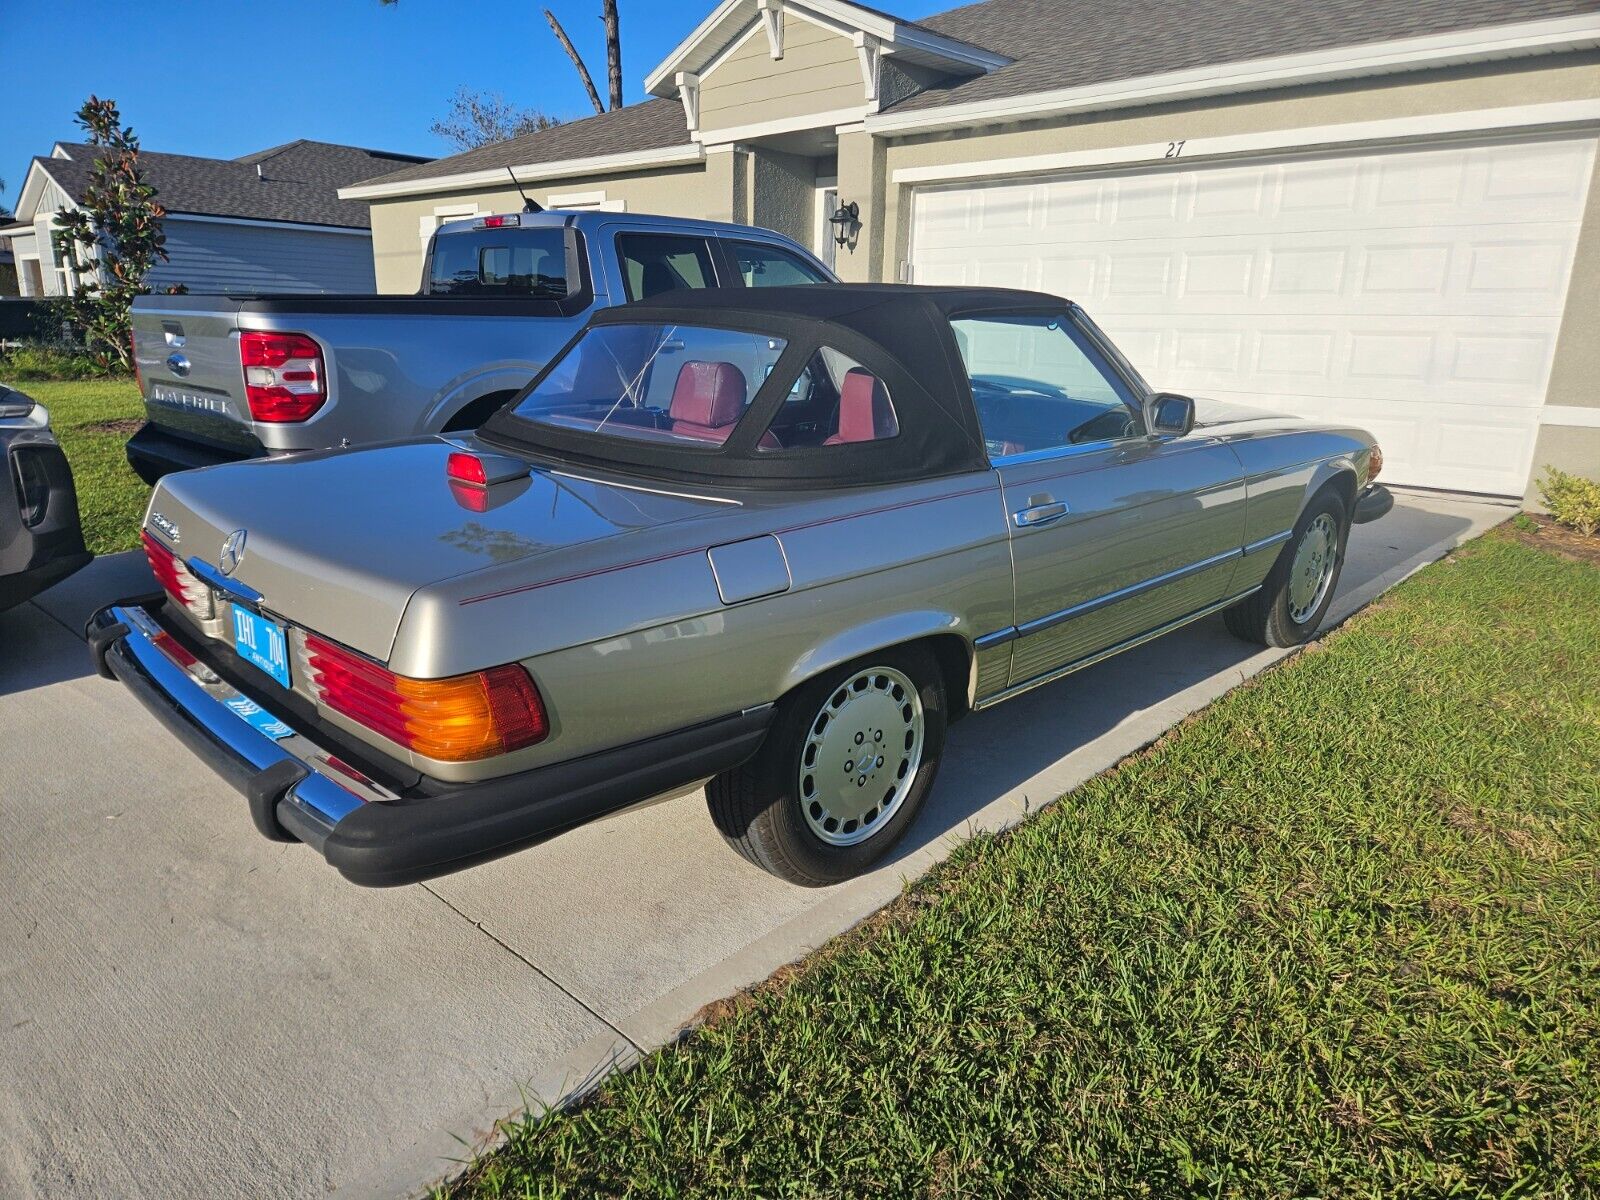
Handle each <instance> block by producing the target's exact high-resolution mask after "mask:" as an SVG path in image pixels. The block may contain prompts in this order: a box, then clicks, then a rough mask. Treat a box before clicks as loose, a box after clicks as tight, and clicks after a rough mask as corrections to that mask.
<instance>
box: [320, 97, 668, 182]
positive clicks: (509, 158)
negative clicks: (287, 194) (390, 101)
mask: <svg viewBox="0 0 1600 1200" xmlns="http://www.w3.org/2000/svg"><path fill="white" fill-rule="evenodd" d="M672 149H682V150H683V151H684V152H685V153H686V154H688V153H690V152H692V157H698V156H699V149H698V147H697V146H696V145H695V144H694V141H693V140H692V139H691V138H690V136H689V128H688V126H687V125H686V124H685V123H684V120H683V106H682V105H680V104H678V103H677V102H676V101H673V100H646V101H645V102H644V103H642V104H629V105H627V106H626V107H624V108H614V109H612V110H611V111H610V112H604V113H599V114H597V115H595V116H592V117H585V118H583V119H582V120H581V121H568V122H566V123H565V124H562V125H552V126H551V127H550V128H548V129H540V130H537V131H535V132H533V133H525V134H523V135H522V136H521V137H514V138H508V139H507V140H506V141H503V142H494V143H492V144H491V145H488V146H479V147H478V148H477V149H475V150H468V151H466V152H465V153H462V154H452V155H451V156H450V157H449V158H438V159H434V160H433V161H432V162H426V163H419V164H417V165H415V166H409V167H403V168H401V169H400V170H398V171H392V172H390V173H389V174H387V175H380V176H378V177H377V178H375V179H368V180H365V181H364V182H363V183H362V185H361V186H360V187H355V186H350V187H347V188H346V189H345V190H344V192H343V195H345V196H346V197H361V196H367V195H370V194H371V192H373V191H377V192H378V193H379V194H380V195H381V194H382V192H383V190H386V189H389V188H392V187H395V186H396V185H400V186H401V187H403V185H405V184H407V183H410V182H412V181H415V180H424V179H425V180H436V179H437V180H440V181H443V180H446V179H449V180H452V181H456V180H460V181H465V182H463V183H461V184H459V186H466V185H467V184H469V183H471V184H475V185H478V186H484V185H493V184H494V183H495V181H496V179H498V181H499V183H500V184H501V185H509V184H510V182H511V177H510V176H509V175H507V174H506V169H507V168H508V167H514V168H517V173H518V175H519V176H520V177H521V178H523V179H526V180H530V181H531V180H533V179H536V178H548V177H549V173H548V171H544V172H540V171H538V170H528V171H523V170H522V168H525V167H526V168H549V167H551V166H557V167H559V166H561V165H563V164H567V163H570V162H572V161H573V160H591V159H605V158H609V157H612V156H615V155H619V154H639V153H642V152H648V151H653V150H672ZM396 190H399V189H398V188H396Z"/></svg>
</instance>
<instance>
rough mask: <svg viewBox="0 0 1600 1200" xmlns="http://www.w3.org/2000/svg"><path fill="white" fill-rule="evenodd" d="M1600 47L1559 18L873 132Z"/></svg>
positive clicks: (937, 116) (1073, 91)
mask: <svg viewBox="0 0 1600 1200" xmlns="http://www.w3.org/2000/svg"><path fill="white" fill-rule="evenodd" d="M1597 47H1600V21H1597V20H1596V18H1595V17H1594V16H1592V15H1584V16H1578V17H1559V18H1554V19H1551V20H1544V21H1527V22H1520V23H1518V24H1513V25H1498V26H1487V27H1484V26H1478V27H1475V28H1472V29H1463V30H1455V31H1452V32H1450V33H1444V34H1430V35H1428V36H1425V37H1417V38H1403V39H1398V40H1394V41H1388V42H1368V43H1366V44H1363V45H1355V46H1340V47H1335V48H1333V49H1331V50H1316V51H1309V52H1305V53H1300V54H1285V55H1274V56H1273V57H1270V58H1257V59H1247V60H1244V61H1242V62H1231V63H1217V64H1214V65H1207V66H1204V67H1195V68H1191V69H1188V70H1183V71H1168V72H1163V73H1161V74H1157V75H1141V76H1136V77H1133V78H1129V79H1118V80H1110V81H1107V82H1104V83H1092V84H1086V85H1083V86H1081V87H1070V88H1058V89H1052V90H1049V91H1041V92H1029V93H1026V94H1024V95H1020V96H1003V97H998V98H996V99H993V100H977V101H972V102H969V103H960V102H955V103H951V104H944V105H939V106H938V107H934V108H919V109H913V110H911V111H907V112H896V111H895V110H893V109H890V110H889V111H887V112H883V113H872V114H869V115H868V116H867V118H866V127H867V130H868V132H870V133H876V134H883V135H892V134H903V133H923V132H932V131H935V130H940V129H951V128H957V127H966V126H971V125H992V124H1001V123H1004V122H1007V121H1024V120H1035V119H1039V118H1045V117H1052V116H1061V115H1066V114H1069V113H1076V112H1085V111H1108V110H1113V109H1118V108H1133V107H1137V106H1140V105H1146V104H1164V103H1170V102H1173V101H1180V100H1191V99H1198V98H1202V97H1206V96H1220V95H1228V94H1232V93H1238V92H1250V91H1263V90H1266V89H1269V88H1282V87H1293V86H1296V85H1301V84H1311V83H1325V82H1329V81H1333V80H1338V79H1351V78H1358V77H1361V76H1370V75H1383V74H1392V73H1396V72H1400V71H1414V70H1422V69H1428V68H1438V67H1447V66H1457V65H1462V64H1467V63H1473V62H1485V61H1490V60H1493V59H1500V58H1510V57H1514V56H1524V55H1534V54H1558V53H1562V52H1566V51H1573V50H1586V49H1594V48H1597Z"/></svg>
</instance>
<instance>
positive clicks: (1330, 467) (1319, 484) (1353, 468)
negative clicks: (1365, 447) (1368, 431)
mask: <svg viewBox="0 0 1600 1200" xmlns="http://www.w3.org/2000/svg"><path fill="white" fill-rule="evenodd" d="M1365 468H1366V452H1365V451H1359V452H1355V451H1353V452H1351V453H1348V454H1340V455H1336V456H1335V457H1333V458H1330V459H1326V460H1324V461H1323V462H1320V463H1318V464H1317V467H1316V469H1315V470H1314V471H1312V472H1311V477H1310V479H1308V480H1307V481H1306V488H1305V494H1304V495H1302V496H1301V497H1300V511H1301V512H1304V511H1305V507H1306V505H1307V504H1310V503H1311V498H1312V497H1313V496H1315V495H1316V494H1317V493H1318V492H1320V491H1321V490H1322V489H1323V488H1325V487H1326V486H1328V484H1329V483H1332V482H1335V481H1338V483H1339V487H1340V488H1341V489H1342V490H1343V492H1344V502H1345V507H1346V508H1350V507H1351V506H1353V505H1354V503H1355V498H1356V493H1357V492H1358V491H1360V490H1361V483H1362V479H1363V477H1364V475H1365ZM1341 476H1342V477H1343V478H1342V479H1341Z"/></svg>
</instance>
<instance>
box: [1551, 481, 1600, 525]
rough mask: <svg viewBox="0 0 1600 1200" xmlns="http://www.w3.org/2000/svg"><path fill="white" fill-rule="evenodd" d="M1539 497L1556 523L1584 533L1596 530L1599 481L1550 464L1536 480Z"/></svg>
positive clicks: (1599, 517)
mask: <svg viewBox="0 0 1600 1200" xmlns="http://www.w3.org/2000/svg"><path fill="white" fill-rule="evenodd" d="M1539 497H1540V499H1542V500H1543V501H1544V505H1545V507H1546V508H1548V509H1549V510H1550V515H1551V516H1552V517H1554V518H1555V520H1556V522H1557V524H1560V525H1565V526H1567V527H1568V528H1569V529H1575V530H1577V531H1578V532H1579V533H1581V534H1582V535H1583V536H1584V537H1593V536H1594V534H1595V531H1596V530H1600V483H1596V482H1595V481H1594V480H1592V479H1584V478H1583V477H1582V476H1580V475H1569V474H1567V472H1565V471H1558V470H1556V469H1555V468H1554V467H1550V468H1548V469H1547V470H1546V471H1545V476H1544V478H1543V479H1541V480H1540V481H1539Z"/></svg>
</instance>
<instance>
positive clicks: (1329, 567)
mask: <svg viewBox="0 0 1600 1200" xmlns="http://www.w3.org/2000/svg"><path fill="white" fill-rule="evenodd" d="M1349 540H1350V514H1349V512H1348V511H1347V510H1346V508H1345V505H1344V501H1343V500H1342V499H1341V498H1340V496H1339V493H1338V492H1336V491H1334V490H1333V489H1331V488H1328V489H1325V490H1324V491H1321V492H1319V493H1318V494H1317V495H1316V496H1314V497H1312V499H1311V503H1310V504H1308V505H1306V509H1305V511H1304V512H1302V513H1301V514H1300V520H1299V521H1297V522H1296V523H1295V527H1294V535H1293V536H1292V537H1291V538H1290V539H1289V541H1288V543H1287V544H1286V545H1285V546H1284V548H1283V550H1282V551H1281V552H1280V553H1279V554H1278V561H1277V562H1275V563H1273V564H1272V570H1271V572H1270V573H1269V574H1268V575H1267V579H1266V582H1265V583H1263V584H1262V585H1261V590H1260V591H1259V592H1256V593H1255V594H1254V595H1252V596H1250V597H1248V598H1247V599H1245V600H1241V601H1240V602H1239V603H1238V604H1235V605H1234V606H1233V607H1232V608H1230V609H1228V610H1227V611H1226V612H1225V613H1223V618H1224V620H1225V621H1226V622H1227V625H1228V632H1229V633H1231V634H1233V635H1234V636H1235V637H1238V638H1243V639H1244V640H1245V641H1247V642H1258V643H1260V644H1261V645H1263V646H1278V647H1288V646H1299V645H1301V644H1303V643H1305V642H1309V641H1310V640H1311V639H1312V638H1313V637H1314V636H1315V635H1316V632H1317V627H1318V626H1319V625H1321V624H1322V618H1323V617H1324V616H1325V615H1326V614H1327V611H1328V605H1330V604H1331V603H1333V593H1334V589H1335V588H1337V587H1338V586H1339V572H1340V570H1341V569H1342V568H1343V567H1344V552H1345V546H1346V544H1347V543H1348V542H1349Z"/></svg>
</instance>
